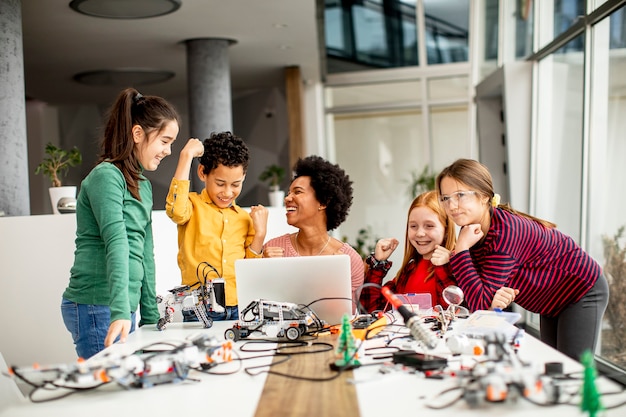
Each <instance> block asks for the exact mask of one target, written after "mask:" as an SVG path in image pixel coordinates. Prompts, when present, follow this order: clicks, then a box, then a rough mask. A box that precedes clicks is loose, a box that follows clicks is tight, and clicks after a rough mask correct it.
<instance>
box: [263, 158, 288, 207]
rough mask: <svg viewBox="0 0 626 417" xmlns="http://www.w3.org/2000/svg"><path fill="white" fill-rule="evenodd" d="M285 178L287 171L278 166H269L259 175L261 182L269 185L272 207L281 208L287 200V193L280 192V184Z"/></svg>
mask: <svg viewBox="0 0 626 417" xmlns="http://www.w3.org/2000/svg"><path fill="white" fill-rule="evenodd" d="M284 177H285V169H284V168H283V167H280V166H278V165H276V164H272V165H268V166H267V167H266V168H265V170H263V172H261V174H260V175H259V179H260V180H261V181H265V182H267V183H268V185H269V188H270V190H269V194H268V197H269V200H270V206H273V207H281V206H282V205H283V200H284V199H285V192H284V191H282V190H280V189H279V187H280V183H281V182H282V180H283V178H284Z"/></svg>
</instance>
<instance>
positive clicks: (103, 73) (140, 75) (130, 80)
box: [73, 68, 174, 87]
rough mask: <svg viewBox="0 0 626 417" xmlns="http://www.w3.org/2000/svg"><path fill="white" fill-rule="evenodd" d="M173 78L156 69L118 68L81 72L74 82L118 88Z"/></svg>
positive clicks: (166, 72)
mask: <svg viewBox="0 0 626 417" xmlns="http://www.w3.org/2000/svg"><path fill="white" fill-rule="evenodd" d="M173 77H174V73H173V72H170V71H163V70H157V69H145V68H118V69H107V70H97V71H87V72H81V73H79V74H76V75H74V77H73V78H74V80H75V81H77V82H79V83H81V84H87V85H96V86H108V85H115V86H120V87H130V86H139V85H146V84H156V83H162V82H164V81H167V80H169V79H170V78H173Z"/></svg>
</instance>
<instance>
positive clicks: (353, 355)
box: [335, 314, 361, 369]
mask: <svg viewBox="0 0 626 417" xmlns="http://www.w3.org/2000/svg"><path fill="white" fill-rule="evenodd" d="M357 350H358V346H357V344H356V338H355V337H354V334H353V333H352V324H350V316H348V315H347V314H344V316H343V319H342V321H341V334H340V335H339V342H338V343H337V353H338V354H340V355H341V358H339V359H337V360H336V361H335V366H336V367H337V368H344V369H346V368H347V369H351V368H356V367H358V366H360V365H361V362H359V359H358V355H357Z"/></svg>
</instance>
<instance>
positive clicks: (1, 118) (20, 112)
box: [0, 0, 30, 216]
mask: <svg viewBox="0 0 626 417" xmlns="http://www.w3.org/2000/svg"><path fill="white" fill-rule="evenodd" d="M0 62H1V63H2V65H0V90H1V91H2V94H0V215H2V214H4V215H6V216H28V215H30V199H29V190H28V174H29V171H28V146H27V141H26V103H25V92H24V55H23V51H22V3H21V1H20V0H2V1H0Z"/></svg>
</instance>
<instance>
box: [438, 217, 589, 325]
mask: <svg viewBox="0 0 626 417" xmlns="http://www.w3.org/2000/svg"><path fill="white" fill-rule="evenodd" d="M450 266H451V269H452V272H453V274H454V276H455V278H456V280H457V282H458V285H459V287H461V289H462V290H463V292H464V293H465V300H467V304H468V306H469V307H470V309H471V310H487V309H488V308H489V307H490V306H491V301H492V299H493V296H494V294H495V293H496V291H497V290H498V288H500V287H503V286H507V287H511V288H516V289H518V290H519V295H517V297H516V298H515V302H516V303H517V304H518V305H519V306H521V307H523V308H524V309H526V310H528V311H531V312H533V313H538V314H541V315H545V316H550V317H554V316H556V315H558V314H559V313H560V312H561V311H563V309H564V308H565V307H567V306H568V305H570V304H572V303H575V302H577V301H579V300H580V299H581V298H582V297H583V295H585V294H586V293H587V291H589V289H590V288H591V287H592V286H593V285H594V284H595V282H596V280H597V279H598V277H599V276H600V273H601V267H600V265H599V264H598V263H597V262H596V261H594V260H593V258H591V256H589V255H588V254H587V253H586V252H585V251H583V250H582V248H581V247H580V246H578V245H577V244H576V242H574V240H573V239H572V238H571V237H569V236H567V235H565V234H563V233H562V232H560V231H559V230H557V229H548V228H546V227H544V226H542V225H541V224H539V223H537V222H535V221H533V220H530V219H527V218H525V217H522V216H518V215H515V214H512V213H510V212H508V211H506V210H502V209H498V208H496V209H494V213H493V216H492V218H491V226H490V228H489V232H488V233H487V236H486V237H485V239H484V240H483V242H482V243H478V244H476V245H474V246H473V247H472V248H471V249H470V250H469V251H463V252H460V253H457V254H456V255H455V256H453V257H452V259H450Z"/></svg>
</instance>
